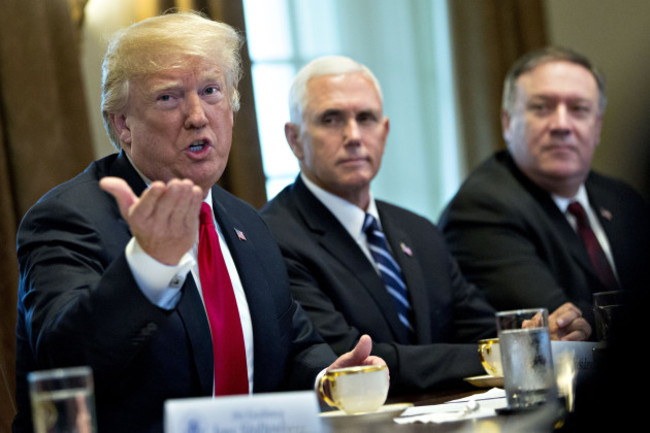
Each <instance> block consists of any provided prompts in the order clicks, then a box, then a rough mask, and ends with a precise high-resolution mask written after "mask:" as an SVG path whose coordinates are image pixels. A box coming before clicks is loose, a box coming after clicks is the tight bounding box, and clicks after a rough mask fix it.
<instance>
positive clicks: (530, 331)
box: [496, 308, 557, 409]
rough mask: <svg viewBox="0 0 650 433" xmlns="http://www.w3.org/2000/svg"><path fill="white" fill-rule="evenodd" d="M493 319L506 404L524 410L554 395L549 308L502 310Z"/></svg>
mask: <svg viewBox="0 0 650 433" xmlns="http://www.w3.org/2000/svg"><path fill="white" fill-rule="evenodd" d="M496 320H497V330H498V334H499V345H500V349H501V364H502V368H503V385H504V388H505V391H506V399H507V402H508V407H509V408H512V409H525V408H529V407H532V406H535V405H538V404H541V403H544V402H546V401H547V400H548V399H549V396H552V395H553V393H555V395H556V396H557V391H556V385H555V374H554V372H553V357H552V355H551V339H550V336H549V330H548V311H547V310H546V309H545V308H534V309H525V310H514V311H502V312H498V313H496Z"/></svg>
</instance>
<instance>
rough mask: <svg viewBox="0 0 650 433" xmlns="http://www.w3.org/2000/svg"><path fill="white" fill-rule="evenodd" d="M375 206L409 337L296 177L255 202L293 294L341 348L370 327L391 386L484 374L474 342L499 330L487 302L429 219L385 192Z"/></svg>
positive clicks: (346, 240) (347, 241)
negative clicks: (400, 279) (386, 198)
mask: <svg viewBox="0 0 650 433" xmlns="http://www.w3.org/2000/svg"><path fill="white" fill-rule="evenodd" d="M377 208H378V211H379V216H380V219H381V223H382V226H383V229H384V231H385V233H386V237H387V239H388V242H389V244H390V246H391V248H392V251H393V253H394V254H395V259H396V260H397V262H398V263H399V265H400V267H401V268H402V272H403V274H404V279H405V282H406V285H407V286H408V294H409V298H410V302H411V305H412V307H413V313H414V314H413V320H412V321H413V325H414V328H415V334H416V335H415V341H409V340H408V338H407V336H406V335H405V334H404V332H403V330H404V327H403V325H401V323H400V322H399V320H398V319H397V314H396V312H395V308H394V306H393V303H392V300H391V297H390V295H389V294H388V293H387V291H386V289H385V287H384V284H383V282H382V280H381V278H380V276H379V275H378V274H377V272H376V271H375V269H374V267H373V266H372V264H371V263H370V261H369V260H368V258H367V257H366V256H365V255H364V253H363V251H362V250H361V249H360V248H359V246H358V245H357V243H356V242H355V240H354V239H353V238H352V237H351V236H350V235H349V233H348V232H347V231H346V230H345V228H344V227H343V226H342V225H341V224H340V223H339V222H338V220H337V219H336V217H335V216H334V215H333V214H332V213H331V212H330V211H329V210H328V209H327V208H326V207H325V206H324V205H323V204H322V203H321V202H320V201H319V200H318V199H317V198H316V197H315V196H314V195H313V194H312V193H311V192H310V191H309V190H308V189H307V187H306V186H305V184H304V183H303V182H302V180H301V179H300V177H298V179H297V180H296V182H295V183H294V184H293V185H291V186H289V187H287V188H285V189H284V190H283V191H282V192H281V193H280V194H278V196H277V197H275V198H274V199H273V200H272V201H271V202H270V203H268V204H267V206H266V207H265V208H264V209H263V210H262V216H263V218H264V219H265V220H266V221H267V223H268V225H269V228H270V229H271V231H272V232H273V234H274V235H275V237H276V240H277V241H278V244H279V245H280V249H281V250H282V254H283V255H284V258H285V260H286V263H287V267H288V270H289V279H290V282H291V290H292V293H293V296H294V298H296V300H298V301H299V302H300V303H301V304H302V306H303V308H304V309H305V311H307V313H308V314H309V316H310V318H311V320H312V322H313V323H314V324H315V325H316V327H317V329H318V331H319V332H320V334H321V335H322V337H323V338H324V339H325V341H327V342H328V343H329V344H330V345H331V346H332V348H333V349H334V351H335V352H336V353H338V354H341V353H344V352H346V351H348V350H350V348H352V347H353V346H354V345H355V344H356V342H357V341H358V340H359V338H360V336H361V335H362V334H369V335H370V336H371V337H372V339H373V353H374V354H375V355H378V356H381V357H382V358H383V359H384V360H385V361H386V363H387V364H388V366H389V368H390V377H391V392H392V393H393V394H396V393H409V392H417V391H422V390H426V389H431V388H433V387H435V386H445V385H452V384H453V385H458V384H459V383H460V379H461V378H463V377H465V376H470V375H475V374H481V372H482V371H483V370H482V368H481V366H480V363H479V359H478V355H477V346H476V344H475V343H476V342H477V341H478V340H479V339H480V338H484V337H493V336H496V330H495V321H494V312H493V310H492V308H491V307H490V306H489V305H488V304H487V303H486V301H485V300H484V299H483V297H482V296H481V295H480V293H479V292H478V291H477V290H476V289H475V288H474V287H472V286H471V285H469V284H468V283H467V282H466V281H465V279H464V278H463V276H462V275H461V274H460V272H459V270H458V267H457V265H456V262H455V261H454V260H453V259H452V257H451V256H450V255H449V253H448V251H447V248H446V246H445V243H444V240H443V238H442V234H441V233H440V232H439V231H438V230H437V229H436V228H435V227H434V225H433V224H431V223H430V222H429V221H427V220H426V219H424V218H422V217H420V216H417V215H415V214H414V213H412V212H409V211H407V210H405V209H402V208H399V207H396V206H392V205H390V204H388V203H385V202H381V201H377ZM460 343H474V344H460Z"/></svg>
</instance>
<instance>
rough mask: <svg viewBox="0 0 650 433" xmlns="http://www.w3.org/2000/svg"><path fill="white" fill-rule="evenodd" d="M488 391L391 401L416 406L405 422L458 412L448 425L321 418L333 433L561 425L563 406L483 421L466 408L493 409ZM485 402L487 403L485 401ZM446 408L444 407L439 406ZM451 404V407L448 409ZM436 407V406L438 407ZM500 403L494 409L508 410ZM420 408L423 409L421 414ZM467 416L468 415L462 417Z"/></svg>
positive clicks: (551, 427) (370, 418)
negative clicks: (420, 415)
mask: <svg viewBox="0 0 650 433" xmlns="http://www.w3.org/2000/svg"><path fill="white" fill-rule="evenodd" d="M487 391H488V390H487V389H479V388H475V389H460V390H447V391H440V392H431V393H426V394H421V395H413V396H407V397H401V398H391V399H389V401H387V405H389V406H390V405H393V406H398V405H399V404H401V403H412V404H413V405H414V408H413V409H407V411H406V412H404V413H403V414H402V416H401V417H400V418H397V419H398V420H405V419H406V417H405V415H407V414H409V413H417V412H420V411H425V412H430V411H436V410H437V409H441V411H444V412H446V413H449V414H454V413H456V412H457V413H458V415H456V416H458V417H461V416H462V419H459V420H456V418H452V417H450V419H454V420H452V421H448V422H439V423H434V422H429V423H423V422H415V423H407V424H401V423H398V422H396V421H395V418H394V416H377V415H375V416H347V417H321V418H322V419H323V424H324V425H325V431H330V432H332V433H347V432H362V433H363V432H368V433H370V432H373V433H375V432H379V433H381V432H406V433H408V432H423V431H426V432H486V433H488V432H489V433H499V432H533V433H535V432H540V433H542V432H552V431H553V430H554V429H556V428H557V427H558V426H559V425H561V420H562V416H563V414H564V411H563V408H562V407H561V406H560V404H559V403H558V404H548V405H545V406H543V407H540V408H538V409H535V410H531V411H529V412H526V413H519V414H508V415H496V414H495V415H492V416H487V417H482V418H474V417H473V416H472V414H471V413H469V411H468V410H467V409H466V408H467V407H471V406H470V405H468V404H467V403H465V402H469V401H470V400H476V401H478V405H477V409H476V410H478V408H481V407H484V408H485V407H489V406H490V404H489V403H487V401H488V399H490V400H493V399H494V397H491V396H487V395H485V396H484V393H486V392H487ZM501 395H503V394H501ZM482 399H483V400H482ZM456 400H461V401H460V402H458V403H449V402H451V401H456ZM438 405H442V406H438ZM448 405H449V406H448ZM434 406H435V407H434ZM504 406H505V398H503V404H501V402H498V403H497V404H496V405H495V406H494V407H504ZM418 409H421V410H420V411H419V410H418ZM461 414H465V415H461Z"/></svg>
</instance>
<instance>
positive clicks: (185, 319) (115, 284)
mask: <svg viewBox="0 0 650 433" xmlns="http://www.w3.org/2000/svg"><path fill="white" fill-rule="evenodd" d="M104 176H118V177H121V178H123V179H125V180H126V181H127V182H128V183H129V184H130V185H131V187H132V189H133V190H134V192H135V193H136V194H138V195H139V194H140V193H141V192H142V191H143V189H144V188H145V184H144V182H143V181H142V180H141V178H140V177H139V176H138V175H137V173H136V172H135V170H134V169H133V167H132V166H131V164H130V163H129V162H128V160H127V158H126V157H125V155H123V154H122V153H120V154H119V155H111V156H108V157H106V158H103V159H101V160H99V161H96V162H94V163H92V164H91V165H90V166H89V167H88V168H87V169H86V170H85V171H84V172H83V173H82V174H80V175H79V176H77V177H76V178H74V179H72V180H71V181H69V182H66V183H64V184H62V185H60V186H58V187H56V188H55V189H53V190H52V191H50V192H49V193H48V194H46V195H45V196H44V197H43V198H42V199H41V200H39V202H38V203H37V204H36V205H35V206H34V207H33V208H32V209H30V210H29V211H28V212H27V214H26V215H25V217H24V219H23V221H22V223H21V225H20V228H19V231H18V260H19V267H20V287H19V296H18V323H17V388H18V391H17V398H18V403H19V414H18V416H17V418H16V421H15V423H14V429H15V430H14V431H21V432H22V431H31V430H30V429H29V428H30V427H29V424H30V419H29V417H30V412H29V401H28V393H27V389H26V382H25V376H26V373H27V372H29V371H32V370H36V369H47V368H53V367H62V366H73V365H90V366H91V367H92V369H93V373H94V378H95V386H96V388H95V392H96V405H97V416H98V426H99V431H100V432H102V431H105V432H106V431H107V432H117V431H120V432H127V431H130V432H162V415H163V403H164V401H165V400H166V399H170V398H184V397H198V396H209V395H211V393H212V381H213V378H212V372H213V358H212V346H211V338H210V329H209V325H208V321H207V316H206V315H205V311H204V307H203V304H202V301H201V298H200V295H199V293H198V290H197V288H196V285H195V284H194V280H193V278H192V276H191V274H188V276H187V279H186V282H185V284H184V286H183V288H182V297H181V300H180V302H179V304H178V306H177V307H176V308H174V309H173V310H171V311H166V310H163V309H160V308H158V307H157V306H155V305H153V304H152V303H150V302H149V301H148V300H147V299H146V298H145V297H144V296H143V294H142V292H141V291H140V289H139V288H138V287H137V285H136V282H135V280H134V279H133V275H132V273H131V271H130V269H129V266H128V265H127V262H126V258H125V254H124V249H125V245H126V244H127V242H128V241H129V239H130V238H131V233H130V231H129V227H128V225H127V223H126V222H125V221H124V220H123V219H122V218H121V216H120V213H119V209H118V206H117V203H116V202H115V200H114V199H113V197H112V196H110V195H109V194H107V193H106V192H104V191H102V190H101V189H100V187H99V183H98V180H99V179H101V178H102V177H104ZM212 197H213V204H214V207H213V208H214V213H215V217H216V219H217V221H218V223H219V225H220V226H221V228H222V230H223V234H224V236H225V238H226V242H227V244H228V247H229V249H230V252H231V253H232V256H233V259H234V261H235V264H236V265H237V268H238V271H239V276H240V278H241V282H242V284H243V287H244V290H245V292H246V297H247V300H248V305H249V308H250V313H251V318H252V324H253V339H254V382H253V388H254V389H253V391H254V392H268V391H274V390H281V389H297V388H302V389H308V388H310V387H312V386H313V380H314V378H315V376H316V374H317V373H318V372H319V371H320V370H321V369H323V368H325V367H326V366H327V365H329V364H330V363H331V362H333V361H334V359H335V355H334V354H333V353H332V351H331V349H330V348H329V347H328V346H327V345H326V344H323V343H322V340H321V339H320V337H319V336H318V334H317V332H315V330H314V329H313V327H312V325H311V323H310V322H309V320H308V318H307V316H306V315H305V314H304V311H302V309H301V308H300V307H299V305H298V304H297V303H296V302H295V301H294V300H293V299H292V297H291V295H290V292H289V283H288V280H287V274H286V269H285V266H284V262H283V260H282V256H281V255H280V252H279V250H278V247H277V245H276V244H275V242H274V241H273V239H272V237H271V235H270V233H269V232H268V230H267V228H266V226H265V224H264V222H263V221H262V220H261V218H260V217H259V214H258V213H257V212H256V211H255V210H254V209H253V208H252V207H250V206H249V205H247V204H245V203H244V202H242V201H241V200H239V199H237V198H235V197H234V196H232V195H230V194H229V193H227V192H226V191H224V190H223V189H221V188H219V187H216V186H215V187H214V188H213V189H212ZM235 229H238V230H241V231H242V232H243V233H244V234H245V237H246V239H245V240H242V239H240V238H239V237H238V236H236V234H235ZM315 343H320V344H315Z"/></svg>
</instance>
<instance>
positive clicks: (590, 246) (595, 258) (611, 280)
mask: <svg viewBox="0 0 650 433" xmlns="http://www.w3.org/2000/svg"><path fill="white" fill-rule="evenodd" d="M568 210H569V212H570V213H571V214H572V215H573V216H575V217H576V222H577V224H578V234H579V235H580V237H581V238H582V240H583V242H584V243H585V246H586V247H587V253H589V258H590V259H591V264H592V265H593V266H594V268H595V269H596V273H597V274H598V276H599V277H600V280H601V281H602V282H603V284H605V285H606V286H607V287H609V288H610V289H612V290H617V289H618V283H617V281H616V277H614V271H612V267H611V266H610V264H609V261H608V260H607V257H606V256H605V251H603V249H602V248H601V246H600V243H599V242H598V239H596V235H595V234H594V231H593V230H592V229H591V226H590V225H589V219H588V217H587V213H586V212H585V209H584V208H583V207H582V205H581V204H580V203H578V202H577V201H574V202H571V204H569V207H568Z"/></svg>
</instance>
